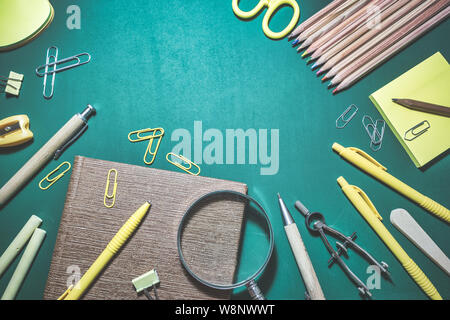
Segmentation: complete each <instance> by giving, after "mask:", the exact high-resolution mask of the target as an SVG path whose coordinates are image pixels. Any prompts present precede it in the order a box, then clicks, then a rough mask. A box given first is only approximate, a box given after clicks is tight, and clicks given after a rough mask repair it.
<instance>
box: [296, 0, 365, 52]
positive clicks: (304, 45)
mask: <svg viewBox="0 0 450 320" xmlns="http://www.w3.org/2000/svg"><path fill="white" fill-rule="evenodd" d="M368 1H369V0H360V1H358V2H357V3H356V4H355V5H354V6H351V7H350V8H348V9H347V10H346V11H345V12H344V13H342V14H340V15H339V16H337V17H336V18H334V19H333V20H332V21H331V22H329V23H328V24H326V25H325V26H324V27H322V28H321V29H320V30H318V31H317V32H315V33H313V34H312V35H310V36H309V37H308V38H307V39H306V40H305V41H304V42H303V43H302V44H301V46H300V47H299V49H298V50H299V51H300V50H303V49H305V48H307V47H308V46H309V45H310V44H311V43H313V42H314V41H315V40H316V39H318V38H319V37H321V36H323V35H325V34H327V33H328V32H329V31H330V30H332V29H333V28H335V27H336V26H338V25H340V24H341V23H343V22H344V21H345V20H346V19H349V18H350V17H351V16H353V15H354V14H355V13H357V12H358V11H360V10H361V8H363V7H364V6H365V5H366V4H367V2H368Z"/></svg>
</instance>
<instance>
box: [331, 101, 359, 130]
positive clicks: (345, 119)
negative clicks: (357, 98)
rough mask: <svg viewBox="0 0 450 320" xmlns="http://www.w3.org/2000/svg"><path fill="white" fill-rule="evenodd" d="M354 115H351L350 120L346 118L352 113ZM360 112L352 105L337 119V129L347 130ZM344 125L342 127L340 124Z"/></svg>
mask: <svg viewBox="0 0 450 320" xmlns="http://www.w3.org/2000/svg"><path fill="white" fill-rule="evenodd" d="M352 110H354V111H353V112H352V114H350V116H348V118H345V116H346V115H347V114H348V113H349V112H350V111H352ZM357 112H358V107H357V106H356V105H355V104H352V105H350V106H349V107H348V108H347V109H345V111H344V112H343V113H342V114H341V115H340V116H339V118H337V119H336V128H337V129H343V128H345V126H346V125H347V124H348V123H349V122H350V121H351V120H352V119H353V117H354V116H355V115H356V113H357ZM341 122H342V123H343V124H342V125H341V124H339V123H341Z"/></svg>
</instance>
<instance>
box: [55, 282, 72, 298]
mask: <svg viewBox="0 0 450 320" xmlns="http://www.w3.org/2000/svg"><path fill="white" fill-rule="evenodd" d="M72 289H73V284H71V285H70V287H69V288H67V290H66V291H64V293H63V294H62V295H61V296H60V297H59V298H58V299H57V300H65V299H66V297H67V296H68V295H69V293H70V291H72Z"/></svg>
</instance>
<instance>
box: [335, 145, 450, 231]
mask: <svg viewBox="0 0 450 320" xmlns="http://www.w3.org/2000/svg"><path fill="white" fill-rule="evenodd" d="M332 148H333V150H334V151H335V152H336V153H338V154H339V155H340V156H341V157H342V158H344V159H345V160H347V161H348V162H350V163H352V164H353V165H355V166H356V167H358V168H359V169H361V170H362V171H364V172H366V173H367V174H369V175H371V176H373V177H374V178H376V179H378V180H380V181H381V182H383V183H384V184H386V185H388V186H389V187H391V188H392V189H394V190H395V191H397V192H398V193H400V194H402V195H403V196H405V197H407V198H409V199H410V200H412V201H414V202H416V203H417V204H419V205H420V206H421V207H422V208H424V209H425V210H428V211H429V212H431V213H434V214H435V215H436V216H438V217H439V218H441V219H443V220H445V221H447V222H450V210H449V209H447V208H445V207H444V206H442V205H440V204H439V203H437V202H436V201H434V200H432V199H430V198H428V197H427V196H424V195H423V194H421V193H420V192H418V191H416V190H414V189H413V188H411V187H410V186H408V185H407V184H405V183H403V182H402V181H400V180H398V179H397V178H395V177H394V176H392V175H390V174H389V173H387V169H386V168H385V167H384V166H382V165H381V164H380V163H378V162H377V161H376V160H375V159H374V158H372V157H371V156H369V155H368V154H367V153H365V152H364V151H362V150H360V149H357V148H353V147H349V148H345V147H343V146H341V145H340V144H338V143H334V144H333V147H332Z"/></svg>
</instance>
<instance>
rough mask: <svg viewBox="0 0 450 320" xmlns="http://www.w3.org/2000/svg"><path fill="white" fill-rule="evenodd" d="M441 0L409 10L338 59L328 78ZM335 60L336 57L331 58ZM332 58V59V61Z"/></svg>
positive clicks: (431, 0) (434, 0)
mask: <svg viewBox="0 0 450 320" xmlns="http://www.w3.org/2000/svg"><path fill="white" fill-rule="evenodd" d="M437 1H439V0H427V1H425V2H423V3H422V4H420V5H419V6H418V7H417V8H415V9H414V10H412V11H411V12H409V13H408V14H407V15H405V16H404V17H403V18H401V19H400V20H398V21H397V22H396V23H394V24H393V25H392V26H390V27H389V28H387V29H385V30H384V31H383V32H381V33H379V34H378V35H377V36H376V37H374V38H373V39H371V40H370V41H368V42H366V43H364V44H363V45H362V46H360V47H358V48H356V50H354V51H352V52H351V53H350V54H347V55H346V56H345V58H344V59H343V60H341V61H338V62H337V64H335V65H334V66H333V67H332V68H331V69H330V71H328V73H327V74H326V75H325V77H326V79H331V78H332V77H334V76H335V75H336V74H338V73H339V72H341V71H342V70H344V69H345V68H346V67H347V66H348V65H349V64H350V63H353V62H354V61H355V60H357V59H358V58H359V57H361V56H362V55H363V54H364V53H366V52H367V51H369V50H370V49H372V48H373V47H375V46H377V45H379V44H380V43H381V42H382V41H384V40H385V39H387V38H389V37H390V36H391V35H392V34H393V33H394V32H396V31H397V30H399V29H401V28H402V27H403V26H405V25H408V24H409V23H410V22H411V21H413V20H414V18H416V17H417V16H418V15H419V14H420V13H422V12H424V11H425V10H426V9H427V8H428V7H430V6H431V5H432V4H434V3H436V2H437ZM331 60H334V59H331ZM331 60H330V61H331Z"/></svg>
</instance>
